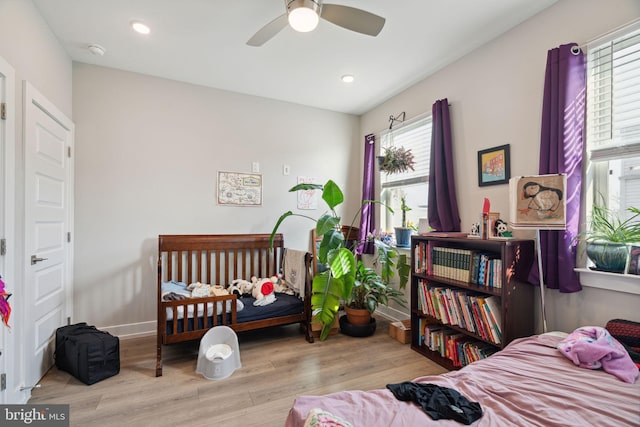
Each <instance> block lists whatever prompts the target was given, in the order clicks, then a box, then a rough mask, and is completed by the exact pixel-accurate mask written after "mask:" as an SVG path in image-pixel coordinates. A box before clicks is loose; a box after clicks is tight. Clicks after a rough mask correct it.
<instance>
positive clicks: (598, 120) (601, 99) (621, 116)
mask: <svg viewBox="0 0 640 427" xmlns="http://www.w3.org/2000/svg"><path fill="white" fill-rule="evenodd" d="M587 52H588V55H587V60H588V68H587V69H588V71H589V76H588V79H589V80H588V92H587V97H588V102H587V143H588V147H589V151H590V159H591V160H592V161H603V160H612V159H620V158H624V157H633V156H640V23H635V24H634V25H633V26H632V27H631V29H629V28H626V29H625V34H624V35H620V34H619V33H618V34H612V35H611V36H609V37H607V39H605V40H598V41H595V42H593V43H591V44H589V45H588V46H587Z"/></svg>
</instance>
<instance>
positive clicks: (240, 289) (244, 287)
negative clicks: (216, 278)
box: [227, 279, 253, 297]
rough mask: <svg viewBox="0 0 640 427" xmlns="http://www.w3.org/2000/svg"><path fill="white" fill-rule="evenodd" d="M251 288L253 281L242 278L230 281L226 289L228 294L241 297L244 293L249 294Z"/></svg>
mask: <svg viewBox="0 0 640 427" xmlns="http://www.w3.org/2000/svg"><path fill="white" fill-rule="evenodd" d="M252 290H253V283H251V282H249V281H248V280H244V279H235V280H234V281H232V282H231V284H230V285H229V287H228V288H227V291H228V292H229V293H230V294H233V295H236V296H238V297H243V296H245V295H251V291H252Z"/></svg>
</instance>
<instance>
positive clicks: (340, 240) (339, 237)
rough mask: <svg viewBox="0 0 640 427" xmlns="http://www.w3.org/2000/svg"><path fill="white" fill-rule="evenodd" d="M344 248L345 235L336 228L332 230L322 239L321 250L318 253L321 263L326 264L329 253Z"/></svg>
mask: <svg viewBox="0 0 640 427" xmlns="http://www.w3.org/2000/svg"><path fill="white" fill-rule="evenodd" d="M343 247H344V235H343V234H342V233H341V232H340V231H338V230H336V229H335V228H332V229H330V230H329V231H327V232H326V233H324V236H323V237H322V241H321V242H320V249H319V251H318V259H319V260H320V262H321V263H323V264H326V263H327V260H328V257H329V252H331V251H334V250H337V249H340V248H343Z"/></svg>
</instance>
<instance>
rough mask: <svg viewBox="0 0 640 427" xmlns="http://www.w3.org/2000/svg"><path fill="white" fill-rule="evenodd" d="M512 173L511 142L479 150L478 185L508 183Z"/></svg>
mask: <svg viewBox="0 0 640 427" xmlns="http://www.w3.org/2000/svg"><path fill="white" fill-rule="evenodd" d="M510 175H511V164H510V158H509V144H506V145H500V146H498V147H493V148H488V149H486V150H480V151H478V185H479V186H480V187H485V186H487V185H498V184H506V183H508V182H509V178H510Z"/></svg>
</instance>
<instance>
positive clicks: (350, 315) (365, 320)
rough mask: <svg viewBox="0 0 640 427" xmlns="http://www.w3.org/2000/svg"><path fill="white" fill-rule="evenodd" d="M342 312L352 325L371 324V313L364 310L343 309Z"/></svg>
mask: <svg viewBox="0 0 640 427" xmlns="http://www.w3.org/2000/svg"><path fill="white" fill-rule="evenodd" d="M344 312H345V313H346V314H347V319H348V320H349V323H351V324H352V325H368V324H369V323H370V322H371V313H369V310H367V309H366V308H351V307H345V308H344Z"/></svg>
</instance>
